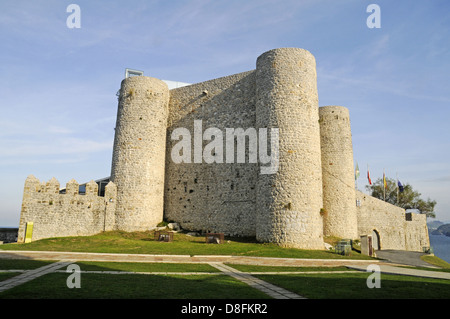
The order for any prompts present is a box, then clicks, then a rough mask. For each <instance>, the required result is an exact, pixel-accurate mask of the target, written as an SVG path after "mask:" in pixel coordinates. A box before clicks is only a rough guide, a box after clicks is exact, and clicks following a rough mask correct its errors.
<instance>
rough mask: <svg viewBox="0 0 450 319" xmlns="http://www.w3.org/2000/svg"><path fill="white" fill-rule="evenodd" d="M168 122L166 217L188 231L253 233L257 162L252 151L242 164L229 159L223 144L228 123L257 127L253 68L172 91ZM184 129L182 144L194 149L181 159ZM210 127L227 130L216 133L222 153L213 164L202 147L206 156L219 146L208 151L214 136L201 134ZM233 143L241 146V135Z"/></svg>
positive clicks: (235, 126) (245, 234) (243, 234)
mask: <svg viewBox="0 0 450 319" xmlns="http://www.w3.org/2000/svg"><path fill="white" fill-rule="evenodd" d="M194 121H197V122H194ZM200 121H201V122H200ZM194 123H197V124H201V127H198V125H197V128H199V129H198V132H196V131H195V129H194V128H195V126H194ZM167 126H168V129H167V137H166V141H167V143H166V145H167V146H166V173H165V190H164V191H165V192H164V199H165V200H164V204H165V218H166V219H168V220H172V221H176V222H179V223H180V225H181V226H182V227H183V228H184V229H188V230H195V231H207V232H223V233H225V234H227V235H230V236H255V205H256V199H255V184H256V180H257V178H258V165H257V164H256V163H250V162H249V160H248V156H246V159H245V162H244V163H237V158H235V159H234V161H233V162H231V161H227V160H226V158H227V156H230V154H232V153H233V154H234V151H233V152H231V150H230V152H227V149H226V145H225V144H226V143H225V135H226V129H227V128H242V129H243V130H247V129H248V128H254V127H255V74H254V71H250V72H244V73H240V74H235V75H231V76H227V77H223V78H218V79H214V80H210V81H206V82H202V83H197V84H194V85H190V86H186V87H181V88H177V89H173V90H171V91H170V103H169V118H168V125H167ZM180 128H181V129H185V130H187V133H188V134H189V135H190V137H191V138H190V140H189V141H187V142H189V145H187V146H186V148H185V149H184V152H187V151H189V150H191V153H190V154H187V157H186V158H189V159H188V160H186V161H183V162H180V163H178V162H175V161H174V160H173V158H174V156H178V155H179V154H182V155H186V154H183V151H181V150H178V148H177V144H178V145H179V143H180V142H181V140H182V137H180V136H179V135H177V134H176V133H177V132H178V131H179V129H180ZM211 128H216V129H218V130H219V131H218V132H217V133H219V132H221V133H222V134H223V135H222V140H220V137H219V136H216V138H218V141H219V143H221V144H222V146H223V153H222V157H221V158H219V157H217V158H215V161H214V162H213V163H206V162H205V160H204V159H203V156H202V155H203V153H202V152H203V150H204V149H205V152H208V155H211V154H212V153H211V152H214V151H218V150H209V151H208V150H207V149H206V146H207V145H208V144H209V143H210V141H209V140H208V139H206V140H203V135H202V134H203V133H204V132H205V133H206V132H207V129H211ZM177 129H178V130H177ZM174 131H175V132H174ZM234 143H236V144H235V146H236V149H237V147H238V146H237V140H235V142H234ZM246 143H247V144H246V145H248V140H247V141H246ZM196 148H197V149H199V150H200V152H197V150H196ZM172 152H174V153H176V154H172ZM195 153H197V154H198V153H199V155H200V156H196V155H195ZM218 153H219V152H218ZM247 155H248V152H247Z"/></svg>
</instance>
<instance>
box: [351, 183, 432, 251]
mask: <svg viewBox="0 0 450 319" xmlns="http://www.w3.org/2000/svg"><path fill="white" fill-rule="evenodd" d="M356 199H357V200H358V202H359V206H358V207H357V217H358V234H359V236H363V235H372V233H373V231H376V232H377V233H378V235H379V244H380V249H396V250H410V251H422V248H423V247H429V246H430V240H429V237H428V228H427V225H426V216H425V215H421V214H415V213H405V210H404V209H403V208H400V207H397V206H394V205H391V204H389V203H386V202H384V201H382V200H379V199H377V198H374V197H372V196H369V195H367V194H364V193H362V192H359V191H357V192H356Z"/></svg>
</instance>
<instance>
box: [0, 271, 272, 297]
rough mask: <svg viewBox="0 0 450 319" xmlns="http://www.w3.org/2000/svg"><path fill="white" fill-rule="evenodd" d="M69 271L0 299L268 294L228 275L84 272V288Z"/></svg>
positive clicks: (262, 295)
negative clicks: (73, 283)
mask: <svg viewBox="0 0 450 319" xmlns="http://www.w3.org/2000/svg"><path fill="white" fill-rule="evenodd" d="M67 278H68V274H65V273H51V274H48V275H44V276H41V277H38V278H36V279H34V280H32V281H30V282H27V283H25V284H22V285H20V286H17V287H14V288H12V289H9V290H7V291H4V292H1V293H0V299H8V298H12V299H16V298H25V299H80V298H81V299H143V298H145V299H265V298H269V296H267V295H266V294H264V293H262V292H260V291H259V290H256V289H254V288H251V287H250V286H248V285H246V284H244V283H242V282H240V281H238V280H236V279H234V278H232V277H230V276H227V275H190V276H179V275H139V274H132V275H127V274H123V275H111V274H90V273H87V274H85V273H82V274H81V288H72V289H70V288H68V287H67V285H66V280H67Z"/></svg>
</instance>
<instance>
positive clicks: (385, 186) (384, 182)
mask: <svg viewBox="0 0 450 319" xmlns="http://www.w3.org/2000/svg"><path fill="white" fill-rule="evenodd" d="M383 185H384V188H385V189H386V188H387V183H386V176H385V175H384V172H383Z"/></svg>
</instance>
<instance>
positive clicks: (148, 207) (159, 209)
mask: <svg viewBox="0 0 450 319" xmlns="http://www.w3.org/2000/svg"><path fill="white" fill-rule="evenodd" d="M168 103H169V89H168V87H167V85H166V84H165V83H164V82H162V81H161V80H158V79H155V78H150V77H145V76H134V77H129V78H126V79H124V80H123V81H122V85H121V89H120V96H119V106H118V111H117V123H116V132H115V139H114V150H113V158H112V167H111V181H113V182H114V183H115V184H116V185H117V203H116V222H115V223H116V229H119V230H125V231H142V230H147V229H149V228H152V227H154V226H156V225H157V224H158V223H159V222H161V221H162V219H163V205H164V195H163V191H164V166H165V154H166V150H165V148H166V128H167V116H168Z"/></svg>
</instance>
